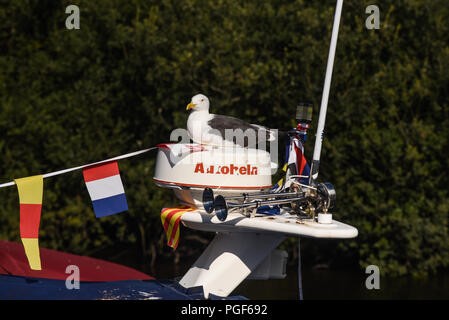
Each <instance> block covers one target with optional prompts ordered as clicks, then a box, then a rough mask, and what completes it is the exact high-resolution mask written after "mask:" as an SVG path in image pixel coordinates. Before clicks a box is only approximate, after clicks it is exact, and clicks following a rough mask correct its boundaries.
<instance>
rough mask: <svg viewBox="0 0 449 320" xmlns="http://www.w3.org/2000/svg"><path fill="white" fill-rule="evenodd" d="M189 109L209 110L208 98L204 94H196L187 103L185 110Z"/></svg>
mask: <svg viewBox="0 0 449 320" xmlns="http://www.w3.org/2000/svg"><path fill="white" fill-rule="evenodd" d="M190 109H193V111H209V99H208V98H207V97H206V96H205V95H204V94H197V95H196V96H194V97H193V98H192V101H191V102H190V103H189V104H188V105H187V108H186V110H190Z"/></svg>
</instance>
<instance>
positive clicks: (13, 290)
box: [0, 275, 245, 300]
mask: <svg viewBox="0 0 449 320" xmlns="http://www.w3.org/2000/svg"><path fill="white" fill-rule="evenodd" d="M209 298H210V299H217V298H218V297H215V296H212V297H209ZM0 299H2V300H6V299H13V300H159V299H165V300H196V299H204V295H203V293H202V290H184V289H183V288H181V287H179V286H178V285H176V282H172V281H168V280H167V281H159V280H122V281H107V282H92V281H82V282H80V285H79V289H67V287H66V282H65V280H56V279H42V278H28V277H20V276H10V275H0ZM218 299H220V298H218ZM227 299H245V298H243V297H240V296H234V297H228V298H227Z"/></svg>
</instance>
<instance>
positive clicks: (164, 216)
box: [161, 206, 196, 250]
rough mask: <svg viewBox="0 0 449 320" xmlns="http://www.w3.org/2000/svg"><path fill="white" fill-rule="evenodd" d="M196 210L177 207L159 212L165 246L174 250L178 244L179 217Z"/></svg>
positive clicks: (187, 207)
mask: <svg viewBox="0 0 449 320" xmlns="http://www.w3.org/2000/svg"><path fill="white" fill-rule="evenodd" d="M194 210H196V208H194V207H189V206H179V207H176V208H165V209H163V210H162V211H161V220H162V225H163V226H164V230H165V233H166V234H167V244H168V246H170V247H172V248H173V249H175V250H176V248H177V247H178V243H179V222H180V221H181V216H182V215H183V214H184V213H186V212H189V211H194Z"/></svg>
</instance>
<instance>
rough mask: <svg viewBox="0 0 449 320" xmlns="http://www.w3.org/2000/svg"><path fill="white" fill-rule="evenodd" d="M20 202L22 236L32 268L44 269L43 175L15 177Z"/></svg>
mask: <svg viewBox="0 0 449 320" xmlns="http://www.w3.org/2000/svg"><path fill="white" fill-rule="evenodd" d="M14 182H15V183H16V185H17V190H18V191H19V202H20V238H21V239H22V243H23V247H24V248H25V254H26V256H27V259H28V263H29V264H30V268H31V269H32V270H42V267H41V258H40V255H39V223H40V221H41V211H42V196H43V190H44V179H43V176H42V175H38V176H32V177H27V178H21V179H15V180H14Z"/></svg>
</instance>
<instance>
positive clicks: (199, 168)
mask: <svg viewBox="0 0 449 320" xmlns="http://www.w3.org/2000/svg"><path fill="white" fill-rule="evenodd" d="M198 172H201V173H204V166H203V163H202V162H200V163H197V164H196V167H195V173H198Z"/></svg>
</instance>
